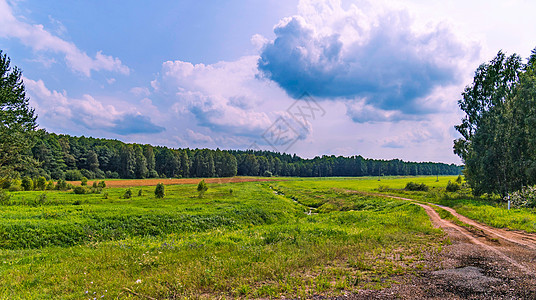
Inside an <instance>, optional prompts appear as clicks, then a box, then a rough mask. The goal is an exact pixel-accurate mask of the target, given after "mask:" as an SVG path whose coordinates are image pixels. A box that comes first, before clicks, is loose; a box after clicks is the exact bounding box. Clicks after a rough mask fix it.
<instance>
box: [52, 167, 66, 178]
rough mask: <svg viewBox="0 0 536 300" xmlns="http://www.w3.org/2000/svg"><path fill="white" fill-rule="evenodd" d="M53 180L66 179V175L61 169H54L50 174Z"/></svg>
mask: <svg viewBox="0 0 536 300" xmlns="http://www.w3.org/2000/svg"><path fill="white" fill-rule="evenodd" d="M50 177H52V179H56V180H58V179H65V173H64V172H63V171H62V170H61V169H54V170H52V171H51V172H50Z"/></svg>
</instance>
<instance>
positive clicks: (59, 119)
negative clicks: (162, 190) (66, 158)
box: [24, 78, 164, 135]
mask: <svg viewBox="0 0 536 300" xmlns="http://www.w3.org/2000/svg"><path fill="white" fill-rule="evenodd" d="M24 83H25V86H26V89H27V92H28V94H29V95H30V99H31V105H32V106H33V107H35V109H36V113H37V114H38V116H39V119H38V122H39V123H40V126H41V127H44V128H52V129H53V130H59V131H60V132H73V131H78V132H88V131H89V132H102V131H107V132H111V133H114V134H117V135H130V134H138V133H149V134H153V133H159V132H162V131H163V130H164V128H163V127H161V126H158V125H155V124H154V123H152V121H151V119H150V118H149V117H147V116H145V115H143V114H142V113H140V111H139V110H138V109H137V108H136V107H133V106H132V105H130V104H129V103H121V102H120V101H116V102H118V103H116V104H111V103H110V101H106V100H99V99H96V98H95V97H93V96H91V95H88V94H85V95H83V96H82V97H81V98H70V97H68V95H67V92H65V91H63V92H58V91H51V90H49V89H48V88H47V87H46V86H45V84H44V82H43V81H42V80H37V81H35V80H32V79H29V78H24ZM142 105H143V106H142V107H145V108H147V109H148V110H149V111H151V110H152V109H151V105H150V103H148V102H147V101H144V103H142Z"/></svg>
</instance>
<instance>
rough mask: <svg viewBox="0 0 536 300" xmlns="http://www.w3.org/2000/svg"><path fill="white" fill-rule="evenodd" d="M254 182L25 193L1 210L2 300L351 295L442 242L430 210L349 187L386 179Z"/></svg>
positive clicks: (416, 263) (410, 266)
mask: <svg viewBox="0 0 536 300" xmlns="http://www.w3.org/2000/svg"><path fill="white" fill-rule="evenodd" d="M422 179H423V180H428V179H425V178H422ZM253 180H254V182H235V183H224V182H222V183H210V184H209V190H208V191H207V192H206V194H205V195H204V196H203V197H199V195H198V193H197V191H196V185H195V184H181V185H169V186H166V197H165V198H164V199H160V200H158V199H155V198H154V194H153V191H154V187H135V188H134V187H133V188H132V189H131V190H132V195H133V196H132V198H130V199H123V195H124V193H125V191H126V190H127V189H126V188H116V187H107V188H106V189H104V190H103V191H102V192H101V193H100V194H86V195H75V194H73V193H72V192H62V191H47V192H13V193H11V195H12V197H11V200H10V204H9V205H3V206H2V207H1V211H0V247H1V250H0V298H1V299H12V298H15V299H58V298H62V299H80V298H91V299H93V298H95V297H96V298H100V297H101V296H104V297H103V298H117V297H119V298H123V297H127V296H134V295H135V294H138V295H145V296H150V297H154V298H157V299H161V298H173V297H194V298H198V297H209V298H212V297H221V296H225V297H244V298H258V297H281V296H289V297H296V296H300V297H302V298H307V297H311V296H312V295H314V294H321V295H339V294H343V293H348V292H352V291H356V290H358V289H363V288H381V287H383V286H388V285H390V284H391V282H392V281H391V279H390V278H391V276H394V275H401V274H406V273H408V272H409V273H411V272H415V271H417V270H421V269H423V268H428V266H427V265H426V263H425V259H424V258H425V257H429V256H430V255H434V253H437V251H439V250H440V249H441V245H442V243H443V237H444V234H443V233H442V232H441V231H440V230H437V229H434V228H433V227H432V226H431V223H430V221H429V219H428V216H427V215H426V213H425V212H424V211H423V210H422V209H421V208H420V207H418V206H416V205H414V204H411V203H408V202H406V201H401V200H394V199H385V198H382V197H377V196H367V195H359V194H355V193H346V192H344V191H342V190H341V189H344V188H348V189H350V188H363V189H374V188H376V187H377V181H376V179H371V178H369V179H349V178H336V179H329V180H328V179H303V178H298V179H294V180H292V181H262V182H258V181H257V180H258V179H253ZM382 180H383V179H382ZM389 180H390V179H389ZM393 180H394V181H393V184H401V183H398V180H399V179H393ZM434 180H435V179H434ZM197 181H198V180H196V181H195V183H197ZM207 181H208V180H207ZM242 181H247V180H242ZM255 181H257V182H255ZM385 181H388V180H387V179H385ZM112 182H114V181H108V182H107V185H108V186H111V183H112ZM118 182H121V181H118ZM183 182H184V181H183ZM128 186H131V185H130V184H129V185H128ZM333 187H337V188H338V189H333ZM278 189H280V190H281V192H278V191H277V190H278ZM282 190H285V192H287V194H285V195H283V192H282ZM140 191H141V196H138V193H140ZM43 194H45V195H46V196H43ZM312 198H314V199H316V200H318V199H319V201H320V202H321V203H322V205H317V207H318V210H317V211H311V210H312V209H314V208H316V207H313V206H312V205H311V203H309V202H307V201H302V200H307V199H312ZM296 199H297V200H296ZM140 297H142V298H143V297H144V296H140Z"/></svg>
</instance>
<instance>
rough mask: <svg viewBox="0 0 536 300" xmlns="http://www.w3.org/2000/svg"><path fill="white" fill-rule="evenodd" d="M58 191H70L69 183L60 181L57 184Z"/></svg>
mask: <svg viewBox="0 0 536 300" xmlns="http://www.w3.org/2000/svg"><path fill="white" fill-rule="evenodd" d="M56 189H57V190H60V191H66V190H68V186H67V182H66V181H65V180H63V179H60V180H58V182H57V183H56Z"/></svg>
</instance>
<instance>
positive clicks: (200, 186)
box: [197, 179, 208, 198]
mask: <svg viewBox="0 0 536 300" xmlns="http://www.w3.org/2000/svg"><path fill="white" fill-rule="evenodd" d="M207 190H208V185H207V184H206V183H205V180H204V179H203V180H201V181H199V184H197V192H198V193H199V197H200V198H201V197H203V195H204V194H205V192H206V191H207Z"/></svg>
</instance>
